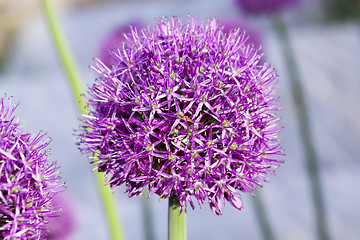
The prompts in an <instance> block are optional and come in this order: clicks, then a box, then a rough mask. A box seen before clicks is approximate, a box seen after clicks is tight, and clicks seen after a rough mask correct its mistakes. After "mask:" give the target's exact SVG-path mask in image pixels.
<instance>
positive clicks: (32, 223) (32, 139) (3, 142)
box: [0, 98, 62, 240]
mask: <svg viewBox="0 0 360 240" xmlns="http://www.w3.org/2000/svg"><path fill="white" fill-rule="evenodd" d="M6 102H7V103H6ZM16 107H17V105H14V106H13V105H12V104H11V99H9V100H8V101H6V99H5V98H1V99H0V238H1V239H6V240H10V239H43V237H44V234H43V231H42V230H43V229H44V227H45V224H46V222H47V217H49V216H52V215H56V213H55V211H56V210H55V209H54V208H53V207H52V197H53V196H54V195H55V194H56V193H57V192H59V191H61V190H62V183H60V179H59V176H58V168H57V167H56V166H55V163H50V164H48V159H49V152H48V151H47V150H46V147H47V146H48V144H49V143H50V139H49V138H47V137H46V136H45V134H43V133H41V132H40V133H39V134H37V135H35V136H33V135H31V134H30V133H27V132H24V130H23V129H22V128H21V127H20V126H19V125H20V124H19V123H18V122H17V120H15V117H14V116H13V113H14V111H15V109H16Z"/></svg>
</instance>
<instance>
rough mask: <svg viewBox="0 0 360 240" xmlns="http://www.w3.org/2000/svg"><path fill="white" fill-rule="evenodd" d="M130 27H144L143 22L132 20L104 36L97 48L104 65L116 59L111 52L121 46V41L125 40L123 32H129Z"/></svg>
mask: <svg viewBox="0 0 360 240" xmlns="http://www.w3.org/2000/svg"><path fill="white" fill-rule="evenodd" d="M132 27H133V28H137V29H140V28H143V27H144V24H142V23H141V22H140V21H138V20H136V21H135V20H134V21H131V22H130V23H129V24H127V25H120V26H118V27H117V28H115V29H114V30H113V31H111V32H110V33H109V34H108V35H106V36H105V38H104V40H103V41H102V42H101V44H100V50H99V56H100V59H101V60H102V62H103V63H104V64H105V65H107V66H110V65H111V64H114V63H115V62H116V59H115V60H114V57H113V54H111V52H112V51H115V50H116V49H118V48H119V47H121V44H122V42H124V41H126V38H125V37H124V34H128V33H130V32H131V28H132Z"/></svg>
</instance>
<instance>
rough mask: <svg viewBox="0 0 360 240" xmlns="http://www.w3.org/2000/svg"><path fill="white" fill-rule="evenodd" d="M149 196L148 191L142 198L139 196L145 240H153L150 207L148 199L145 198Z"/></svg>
mask: <svg viewBox="0 0 360 240" xmlns="http://www.w3.org/2000/svg"><path fill="white" fill-rule="evenodd" d="M148 194H149V190H148V189H146V190H145V191H144V192H143V194H142V196H141V208H142V213H143V224H144V227H145V238H144V239H146V240H154V239H155V236H154V231H153V229H154V228H153V224H152V219H151V218H152V217H151V216H152V214H151V207H150V199H148V198H147V196H148Z"/></svg>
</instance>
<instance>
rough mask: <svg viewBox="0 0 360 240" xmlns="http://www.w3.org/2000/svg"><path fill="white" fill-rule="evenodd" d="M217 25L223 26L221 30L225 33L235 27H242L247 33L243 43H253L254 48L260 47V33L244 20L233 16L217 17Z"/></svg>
mask: <svg viewBox="0 0 360 240" xmlns="http://www.w3.org/2000/svg"><path fill="white" fill-rule="evenodd" d="M219 25H220V26H223V29H222V31H223V32H224V33H226V34H229V33H230V31H234V30H236V29H237V28H240V29H243V30H244V31H246V34H247V35H248V39H247V42H245V44H246V43H249V44H253V45H254V47H255V48H256V49H258V48H260V47H261V35H260V33H259V32H258V31H257V30H256V29H255V28H254V27H253V26H251V24H249V23H247V22H246V21H244V20H239V19H234V18H221V19H219Z"/></svg>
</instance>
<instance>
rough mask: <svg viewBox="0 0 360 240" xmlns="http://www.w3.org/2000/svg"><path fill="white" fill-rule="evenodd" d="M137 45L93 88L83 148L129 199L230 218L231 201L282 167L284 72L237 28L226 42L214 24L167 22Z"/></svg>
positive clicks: (140, 36) (121, 53) (137, 38)
mask: <svg viewBox="0 0 360 240" xmlns="http://www.w3.org/2000/svg"><path fill="white" fill-rule="evenodd" d="M127 38H128V39H129V40H131V41H132V42H133V44H132V45H129V46H127V47H125V46H123V47H122V48H119V49H118V50H117V51H116V52H114V53H113V54H114V57H116V59H117V62H116V64H114V65H112V66H111V67H110V68H108V67H107V66H105V65H104V64H103V63H102V62H101V61H100V60H97V61H96V67H94V69H95V70H96V71H97V72H98V73H99V75H100V77H99V78H98V79H97V81H96V82H95V83H94V85H93V86H92V87H91V88H90V92H89V94H90V96H89V97H88V105H89V115H84V116H83V118H82V119H81V120H82V121H83V125H82V130H81V133H80V134H79V135H80V145H81V147H80V149H81V150H82V152H83V153H88V152H91V153H93V156H94V158H93V159H94V160H93V161H92V162H93V163H94V164H95V165H96V166H97V169H98V171H100V172H105V173H106V175H107V181H108V183H109V184H110V186H112V187H117V186H120V185H122V184H123V183H124V184H125V185H126V187H127V192H128V195H129V197H133V196H138V195H141V194H142V192H143V191H144V189H145V188H146V187H148V188H149V195H151V194H153V193H155V194H157V195H159V196H160V197H161V199H164V198H167V197H169V196H170V195H175V196H177V197H178V198H179V203H180V206H181V210H183V209H184V208H185V210H186V206H187V204H188V203H189V204H190V206H191V207H192V208H194V202H193V199H194V198H195V199H196V200H197V202H198V203H199V205H200V206H201V205H202V204H204V202H205V201H208V203H209V205H210V208H211V210H212V211H213V213H214V214H216V215H220V214H222V206H221V205H222V204H221V203H222V199H223V198H225V199H226V200H227V201H229V202H230V203H231V204H232V205H233V206H234V207H236V208H237V209H242V208H243V204H242V201H241V195H240V192H239V191H242V192H250V193H251V192H252V191H254V190H256V187H257V186H261V182H260V180H267V178H266V174H271V173H273V171H274V168H275V167H276V166H278V165H279V163H280V162H281V160H279V159H278V157H279V156H278V155H280V154H281V150H280V147H279V138H278V132H279V130H280V126H279V125H278V118H277V117H276V115H275V111H277V110H278V104H277V99H276V98H274V88H275V87H276V86H275V84H274V80H275V79H276V77H277V74H276V72H275V70H274V69H273V68H271V67H270V66H269V65H267V64H266V63H265V64H264V65H260V64H259V61H260V59H261V54H260V53H259V52H258V51H257V50H256V49H254V48H253V45H252V44H248V43H247V35H246V34H245V33H244V32H243V31H241V30H240V29H237V30H236V31H232V32H231V33H230V34H228V35H227V34H224V33H223V32H222V30H221V28H220V27H218V25H217V21H216V19H209V20H207V21H204V22H202V23H200V22H198V20H197V19H195V18H191V17H188V19H187V22H186V23H185V24H183V23H182V21H181V20H180V19H179V18H176V17H173V18H172V19H167V18H165V17H163V18H161V19H160V20H159V21H158V23H157V25H156V26H155V27H153V28H151V27H148V28H147V29H144V30H141V32H138V31H135V30H133V31H132V32H131V34H130V35H128V36H127Z"/></svg>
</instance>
